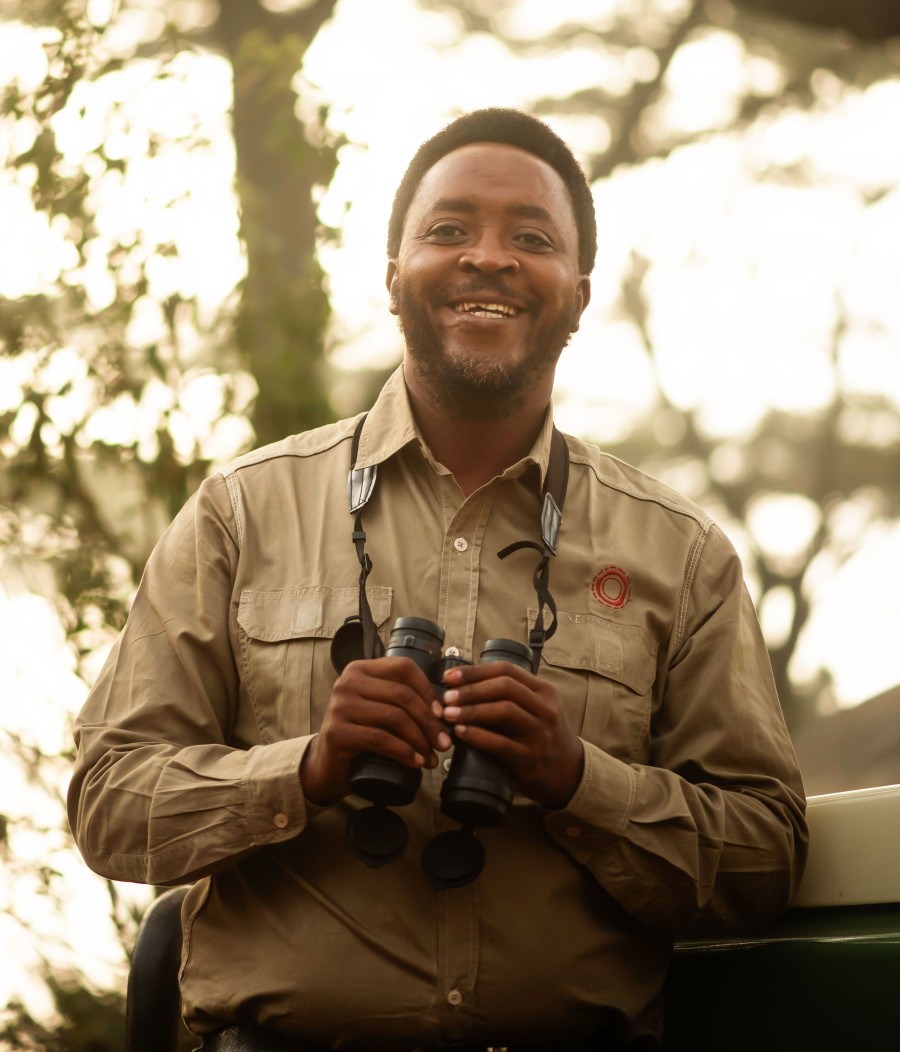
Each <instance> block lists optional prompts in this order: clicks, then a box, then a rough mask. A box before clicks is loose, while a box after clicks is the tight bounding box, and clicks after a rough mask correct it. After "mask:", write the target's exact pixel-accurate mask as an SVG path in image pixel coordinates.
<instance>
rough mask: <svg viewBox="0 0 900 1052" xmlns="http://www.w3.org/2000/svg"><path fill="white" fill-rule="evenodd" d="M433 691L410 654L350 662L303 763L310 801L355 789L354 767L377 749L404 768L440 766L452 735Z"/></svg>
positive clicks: (332, 798)
mask: <svg viewBox="0 0 900 1052" xmlns="http://www.w3.org/2000/svg"><path fill="white" fill-rule="evenodd" d="M433 704H435V695H434V689H433V688H432V686H431V684H430V683H429V682H428V679H427V678H426V676H425V673H424V672H422V670H421V669H420V668H419V667H418V666H417V665H416V664H415V663H414V662H413V661H410V659H409V658H406V657H380V658H374V659H372V660H368V661H351V662H350V664H349V665H347V667H346V668H345V669H344V671H343V672H342V673H341V675H340V676H339V677H338V679H337V681H336V682H335V684H334V688H333V689H332V691H331V697H330V698H329V699H328V706H327V708H326V710H325V716H324V718H323V720H322V726H321V729H320V730H319V733H318V734H317V735H316V736H315V738H313V740H312V741H311V742H310V744H309V747H308V748H307V750H306V752H305V753H304V756H303V762H302V763H301V765H300V781H301V784H302V785H303V792H304V794H305V795H306V798H307V799H308V800H311V801H312V802H313V803H316V804H327V803H333V802H334V801H335V800H340V799H341V798H342V797H344V796H346V795H347V793H348V792H349V788H350V765H351V763H352V761H353V760H354V758H355V757H357V756H359V755H360V753H377V754H378V755H380V756H386V757H388V759H391V760H396V761H397V762H398V763H400V764H403V765H404V766H405V767H429V768H431V767H435V766H436V765H437V762H438V758H437V756H436V755H435V750H436V749H437V750H439V751H443V750H445V749H449V748H450V744H451V743H450V736H449V735H448V734H447V732H446V731H445V730H444V728H443V725H442V724H441V722H440V720H439V719H438V718H437V716H436V715H435V714H434V712H433V711H432V705H433Z"/></svg>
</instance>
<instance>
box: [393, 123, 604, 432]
mask: <svg viewBox="0 0 900 1052" xmlns="http://www.w3.org/2000/svg"><path fill="white" fill-rule="evenodd" d="M387 284H388V290H389V291H390V296H391V312H392V313H393V314H396V315H397V316H398V318H399V320H400V327H401V329H402V331H403V335H404V337H405V339H406V349H407V358H406V370H407V381H408V382H410V383H411V385H412V384H414V383H416V382H421V383H422V384H424V385H425V386H426V387H427V390H428V393H429V395H430V397H431V398H432V399H434V400H435V401H438V402H440V403H441V404H443V405H445V406H447V407H449V408H452V409H454V410H455V411H457V412H460V413H461V414H463V415H476V416H477V415H480V414H481V413H482V412H492V413H494V414H499V413H503V412H504V411H506V412H509V411H512V410H513V409H514V408H515V407H516V406H517V405H519V404H520V403H521V402H522V401H524V399H525V398H527V397H528V396H529V395H530V394H532V393H537V394H538V395H539V397H541V398H546V399H547V400H549V397H550V391H551V389H552V384H553V373H554V368H555V365H556V361H557V359H558V358H559V355H560V353H561V351H562V349H563V347H565V345H566V343H568V340H569V337H570V335H571V333H572V332H574V331H575V330H576V329H577V328H578V321H579V318H580V317H581V314H582V311H583V310H584V308H585V307H586V306H587V302H588V299H589V296H590V282H589V279H588V277H587V276H586V275H580V274H579V273H578V231H577V228H576V224H575V216H574V214H573V210H572V204H571V201H570V198H569V192H568V190H567V188H566V185H565V183H564V182H563V181H562V179H561V178H560V176H559V175H558V174H557V172H556V171H554V169H553V168H551V167H550V166H549V165H548V164H546V163H545V162H544V161H542V160H540V159H539V158H537V157H535V156H534V155H533V154H530V153H527V152H526V151H525V150H520V149H517V148H516V147H513V146H502V145H499V144H496V143H473V144H471V145H469V146H464V147H462V148H460V149H458V150H454V151H453V152H452V153H449V154H447V156H446V157H443V158H442V159H441V160H440V161H438V162H437V163H436V164H435V165H434V166H433V167H432V168H430V169H429V170H428V172H427V173H426V174H425V176H424V177H423V179H422V181H421V183H420V184H419V186H418V188H417V190H416V193H415V195H414V197H413V199H412V202H411V203H410V207H409V211H408V213H407V216H406V221H405V223H404V227H403V237H402V239H401V243H400V251H399V253H398V256H397V259H396V260H391V262H390V264H389V266H388V276H387Z"/></svg>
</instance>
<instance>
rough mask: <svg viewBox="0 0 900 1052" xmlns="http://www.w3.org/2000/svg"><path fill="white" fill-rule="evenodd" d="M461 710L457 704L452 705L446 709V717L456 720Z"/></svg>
mask: <svg viewBox="0 0 900 1052" xmlns="http://www.w3.org/2000/svg"><path fill="white" fill-rule="evenodd" d="M460 711H461V710H460V709H458V708H457V707H456V706H455V705H451V706H450V707H449V708H446V709H444V718H445V719H448V720H455V719H457V718H458V717H459V714H460Z"/></svg>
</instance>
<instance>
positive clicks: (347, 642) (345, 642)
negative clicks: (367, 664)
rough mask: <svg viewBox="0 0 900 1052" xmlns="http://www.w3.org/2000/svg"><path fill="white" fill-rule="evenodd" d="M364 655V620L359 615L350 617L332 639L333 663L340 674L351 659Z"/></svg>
mask: <svg viewBox="0 0 900 1052" xmlns="http://www.w3.org/2000/svg"><path fill="white" fill-rule="evenodd" d="M364 657H365V648H364V647H363V626H362V621H360V619H359V618H358V617H348V618H347V620H346V621H345V622H344V623H343V624H342V625H341V627H340V628H339V629H338V630H337V632H335V633H334V638H333V639H332V641H331V665H332V667H333V668H334V671H335V672H337V674H338V675H340V674H341V673H342V672H343V671H344V669H345V668H346V667H347V666H348V665H349V664H350V662H351V661H359V660H361V659H362V658H364Z"/></svg>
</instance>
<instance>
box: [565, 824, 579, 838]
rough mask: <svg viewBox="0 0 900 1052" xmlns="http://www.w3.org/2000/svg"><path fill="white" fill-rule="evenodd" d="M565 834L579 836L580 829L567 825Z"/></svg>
mask: <svg viewBox="0 0 900 1052" xmlns="http://www.w3.org/2000/svg"><path fill="white" fill-rule="evenodd" d="M566 836H571V837H579V836H581V830H580V829H579V828H578V826H567V827H566Z"/></svg>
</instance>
